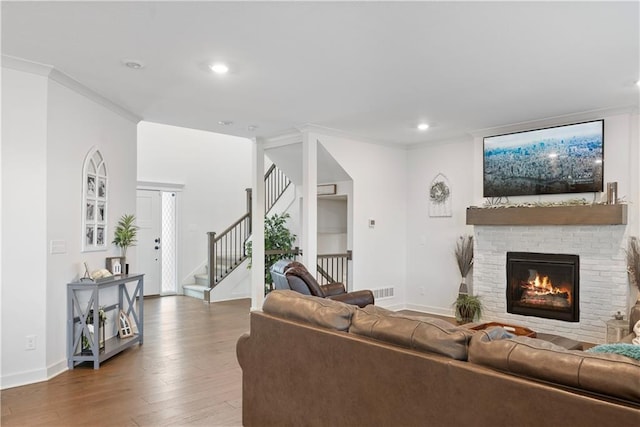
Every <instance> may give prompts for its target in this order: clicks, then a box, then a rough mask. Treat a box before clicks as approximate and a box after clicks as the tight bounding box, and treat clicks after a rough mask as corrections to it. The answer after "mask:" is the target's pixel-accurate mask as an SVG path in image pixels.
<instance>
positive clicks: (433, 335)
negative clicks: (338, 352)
mask: <svg viewBox="0 0 640 427" xmlns="http://www.w3.org/2000/svg"><path fill="white" fill-rule="evenodd" d="M349 332H350V333H353V334H357V335H363V336H366V337H371V338H374V339H377V340H379V341H384V342H388V343H391V344H395V345H399V346H402V347H406V348H411V349H414V350H418V351H425V352H429V353H436V354H441V355H443V356H447V357H450V358H452V359H457V360H467V348H468V344H469V340H470V339H471V336H472V335H473V333H472V331H470V330H468V329H465V328H460V327H457V326H454V325H452V324H451V323H449V322H447V321H444V320H441V319H436V318H433V317H427V316H409V315H404V314H400V313H395V312H392V311H389V310H385V309H383V308H381V307H376V306H374V305H369V306H367V307H365V308H364V309H358V310H356V312H355V313H354V315H353V320H352V322H351V328H350V329H349Z"/></svg>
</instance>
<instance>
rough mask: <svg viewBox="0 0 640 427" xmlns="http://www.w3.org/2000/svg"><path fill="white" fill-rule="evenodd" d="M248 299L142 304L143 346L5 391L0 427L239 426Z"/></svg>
mask: <svg viewBox="0 0 640 427" xmlns="http://www.w3.org/2000/svg"><path fill="white" fill-rule="evenodd" d="M249 306H250V301H249V300H237V301H228V302H220V303H213V304H210V305H207V304H204V303H203V302H202V301H199V300H197V299H195V298H188V297H183V296H172V297H163V298H152V299H145V307H144V308H145V310H144V313H145V324H144V331H145V336H144V344H143V345H142V346H136V347H134V348H130V349H128V350H125V351H124V352H122V353H120V354H119V355H118V356H115V357H113V358H111V359H109V360H108V361H106V362H105V363H104V364H102V365H101V366H100V369H99V370H94V369H93V367H92V366H87V367H84V366H80V367H76V368H75V369H74V370H72V371H67V372H64V373H63V374H61V375H58V376H57V377H55V378H53V379H52V380H50V381H46V382H42V383H38V384H31V385H27V386H23V387H16V388H12V389H7V390H3V391H2V394H1V395H0V397H1V400H2V422H1V424H2V426H39V425H46V426H80V425H95V426H169V425H172V426H184V425H207V426H239V425H242V382H241V377H242V371H241V370H240V366H239V365H238V361H237V359H236V353H235V345H236V341H237V339H238V337H239V336H240V335H242V334H243V333H244V332H247V331H248V330H249Z"/></svg>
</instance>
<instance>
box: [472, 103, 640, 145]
mask: <svg viewBox="0 0 640 427" xmlns="http://www.w3.org/2000/svg"><path fill="white" fill-rule="evenodd" d="M637 112H638V106H637V105H625V106H618V107H606V108H600V109H597V110H589V111H583V112H580V113H571V114H564V115H561V116H554V117H546V118H543V119H536V120H528V121H524V122H519V123H512V124H509V125H504V126H496V127H491V128H485V129H477V130H473V131H470V132H469V134H470V135H471V136H473V137H474V138H483V137H485V136H487V135H502V134H506V133H511V132H518V131H521V130H529V129H538V128H544V127H548V126H558V125H565V124H570V123H571V122H583V121H590V120H597V119H602V118H605V117H607V116H616V115H619V114H632V113H637Z"/></svg>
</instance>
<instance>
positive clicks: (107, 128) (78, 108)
mask: <svg viewBox="0 0 640 427" xmlns="http://www.w3.org/2000/svg"><path fill="white" fill-rule="evenodd" d="M93 146H95V147H96V148H97V149H98V150H100V152H101V153H102V155H103V156H104V159H105V163H106V166H107V179H108V188H107V190H108V194H107V201H108V205H107V209H108V212H107V221H108V222H107V230H106V239H107V242H108V243H109V244H108V246H107V251H98V252H84V253H83V252H81V239H82V238H83V237H84V233H83V232H82V229H81V226H80V224H81V223H82V218H81V214H82V205H81V200H82V199H81V197H82V166H83V163H84V160H85V157H86V155H87V153H88V152H89V150H90V149H91V148H92V147H93ZM47 165H48V168H47V241H48V242H50V241H51V240H62V241H65V242H66V247H67V250H66V253H64V254H51V255H48V261H49V262H48V265H47V276H48V280H49V283H51V285H52V286H49V288H48V289H47V306H48V307H49V310H47V366H48V368H49V369H50V370H51V369H53V372H56V371H59V370H60V369H59V367H58V368H55V366H56V364H57V363H60V362H61V360H62V359H66V347H65V345H64V344H65V342H66V338H65V337H66V312H65V307H66V288H65V286H63V285H64V284H66V283H68V282H69V281H71V280H72V279H74V278H75V276H76V275H77V274H78V265H79V264H81V263H82V262H85V261H86V262H87V264H88V265H89V267H90V269H91V270H95V269H97V268H104V267H105V257H108V256H119V255H120V250H119V249H118V248H117V247H116V246H115V245H112V244H111V241H112V240H113V230H114V228H115V226H116V223H117V222H118V219H119V218H120V217H121V216H122V215H124V214H132V213H134V212H135V209H136V123H135V122H132V121H130V120H127V119H125V118H123V117H121V116H120V115H118V114H115V113H113V112H112V111H110V110H108V109H106V108H104V107H103V106H101V105H99V104H96V103H95V102H93V101H91V100H89V99H87V98H86V97H84V96H82V95H80V94H78V93H77V92H74V91H72V90H69V89H68V88H66V87H64V86H62V85H61V84H59V83H57V82H55V81H50V83H49V96H48V120H47ZM127 262H129V263H130V264H132V265H133V266H134V271H135V263H136V259H135V253H134V252H133V251H132V253H131V254H127ZM103 297H108V298H110V300H109V301H107V300H106V299H105V300H104V301H103V300H102V298H103ZM100 298H101V302H100V304H101V305H108V304H109V303H114V302H116V301H117V296H116V291H115V289H113V290H112V292H111V293H110V294H109V293H104V295H103V294H101V295H100ZM114 317H115V312H112V313H109V319H108V323H107V325H108V327H109V325H110V326H113V325H114V323H113V321H114ZM65 365H66V363H65ZM52 367H53V368H52ZM65 367H66V366H65Z"/></svg>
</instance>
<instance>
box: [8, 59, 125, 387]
mask: <svg viewBox="0 0 640 427" xmlns="http://www.w3.org/2000/svg"><path fill="white" fill-rule="evenodd" d="M2 77H3V79H2V89H3V97H2V103H3V108H2V122H3V128H2V150H3V156H2V162H3V165H2V166H3V167H2V197H3V203H2V206H3V208H2V209H3V212H2V221H3V227H2V228H3V240H2V246H3V251H2V252H3V258H2V320H3V322H2V353H3V354H2V387H3V388H6V387H12V386H16V385H21V384H25V383H30V382H35V381H42V380H45V379H47V378H49V377H51V376H53V375H55V374H57V373H59V372H61V371H63V370H65V369H66V366H67V363H66V358H67V355H66V306H67V304H66V284H67V283H68V282H71V281H73V280H75V279H76V278H77V273H78V268H77V266H78V264H79V263H80V262H82V261H87V262H88V263H89V265H90V267H91V268H92V269H93V268H98V267H102V266H104V259H105V257H107V256H113V255H116V253H117V250H116V248H115V247H110V248H109V249H108V250H107V251H101V252H90V253H81V252H80V248H81V245H80V242H81V240H80V239H81V238H82V235H83V232H82V229H81V228H82V227H81V221H80V216H81V212H82V199H81V196H82V190H81V189H82V181H83V178H82V165H83V161H84V157H85V155H86V153H87V152H88V151H89V149H90V148H91V147H92V146H94V145H95V146H97V147H98V148H99V149H100V150H101V151H102V152H103V154H104V155H105V159H106V162H107V167H108V174H109V186H110V187H109V189H110V193H111V194H110V195H109V207H108V209H109V212H108V216H109V223H108V227H109V230H112V229H113V226H114V225H115V222H116V220H117V218H118V217H119V216H120V215H122V214H123V213H125V212H133V211H134V210H135V163H136V160H135V156H136V150H135V146H136V140H135V138H136V134H135V129H136V128H135V121H132V120H131V118H124V117H123V116H122V115H120V114H119V113H116V112H114V110H111V109H109V108H106V107H105V106H104V102H101V101H94V100H92V99H89V98H88V97H87V96H85V95H80V94H79V93H78V92H76V91H74V90H71V89H69V87H67V86H63V85H61V84H60V83H58V82H57V81H54V80H52V79H51V78H48V77H47V74H46V73H45V74H44V75H37V74H31V73H29V72H24V71H18V70H16V69H9V68H3V76H2ZM83 92H84V93H85V94H86V93H87V92H88V91H83ZM108 233H109V234H110V232H108ZM51 240H59V241H63V242H64V245H65V252H64V253H62V254H55V255H52V254H49V251H48V249H49V244H50V241H51ZM103 302H104V303H107V302H106V301H103ZM101 304H102V302H101ZM27 335H35V337H36V349H35V350H29V351H27V350H25V341H26V336H27Z"/></svg>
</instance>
